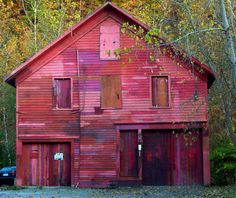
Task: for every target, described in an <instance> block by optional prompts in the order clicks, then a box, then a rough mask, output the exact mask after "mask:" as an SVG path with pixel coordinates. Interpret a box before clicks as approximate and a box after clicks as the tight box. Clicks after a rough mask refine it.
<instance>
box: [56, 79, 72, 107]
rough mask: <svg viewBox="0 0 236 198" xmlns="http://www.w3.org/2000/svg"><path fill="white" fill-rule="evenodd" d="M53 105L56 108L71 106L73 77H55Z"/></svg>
mask: <svg viewBox="0 0 236 198" xmlns="http://www.w3.org/2000/svg"><path fill="white" fill-rule="evenodd" d="M53 88H54V94H53V103H54V104H53V105H54V108H56V109H70V108H71V79H70V78H55V79H54V86H53Z"/></svg>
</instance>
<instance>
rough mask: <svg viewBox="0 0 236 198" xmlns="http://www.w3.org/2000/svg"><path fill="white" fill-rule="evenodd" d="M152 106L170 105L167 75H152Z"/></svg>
mask: <svg viewBox="0 0 236 198" xmlns="http://www.w3.org/2000/svg"><path fill="white" fill-rule="evenodd" d="M151 81H152V106H153V107H168V106H169V91H168V77H167V76H152V78H151Z"/></svg>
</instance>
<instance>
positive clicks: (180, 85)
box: [16, 10, 207, 186]
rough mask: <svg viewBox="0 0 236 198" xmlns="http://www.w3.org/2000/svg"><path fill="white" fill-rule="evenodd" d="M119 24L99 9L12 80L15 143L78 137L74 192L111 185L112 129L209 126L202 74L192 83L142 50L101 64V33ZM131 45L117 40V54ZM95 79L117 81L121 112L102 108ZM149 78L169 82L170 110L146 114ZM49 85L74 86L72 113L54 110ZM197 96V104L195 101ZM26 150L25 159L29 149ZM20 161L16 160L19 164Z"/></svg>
mask: <svg viewBox="0 0 236 198" xmlns="http://www.w3.org/2000/svg"><path fill="white" fill-rule="evenodd" d="M123 20H124V18H121V17H120V16H119V15H117V13H116V12H110V11H109V10H105V11H104V12H102V13H100V14H98V15H96V17H94V18H93V20H89V21H88V22H86V23H85V24H84V25H83V26H82V27H81V28H80V30H79V31H78V32H75V33H74V35H73V36H72V37H70V38H68V39H64V40H62V41H61V42H60V43H59V44H58V45H57V47H56V48H55V49H53V50H52V51H50V52H49V53H48V54H46V55H45V56H44V57H42V58H41V59H40V60H37V61H36V62H34V63H33V64H32V65H30V67H29V69H26V70H25V71H24V72H22V73H21V74H20V75H19V77H17V79H16V84H17V89H18V94H17V100H18V110H17V117H18V120H17V123H18V126H17V127H18V134H19V137H22V138H24V137H27V136H32V137H35V138H36V139H37V136H45V137H47V136H50V137H60V138H63V137H70V136H71V137H72V136H73V137H74V136H76V137H77V138H80V140H79V142H77V143H76V144H75V147H76V148H74V152H73V153H74V154H73V157H72V158H73V164H74V167H76V168H74V170H72V172H73V178H72V182H73V183H72V184H73V185H77V184H78V185H80V186H106V185H108V184H109V183H112V182H113V181H115V180H116V178H117V166H116V160H117V152H118V150H117V134H116V133H117V132H116V129H115V125H114V124H117V123H127V124H135V123H165V122H170V123H173V122H189V121H195V122H206V121H207V103H206V101H207V79H206V77H205V76H204V74H203V75H202V76H201V77H200V76H194V75H193V74H192V72H191V71H190V70H187V69H186V68H184V67H183V66H179V65H177V64H176V63H174V61H173V60H172V59H171V58H170V57H168V56H167V55H164V54H162V53H159V55H158V63H153V62H149V61H148V57H149V56H148V55H147V53H146V51H145V50H141V49H140V50H133V51H132V53H131V54H122V55H121V59H119V60H112V61H111V60H100V51H99V50H100V40H99V38H100V27H101V26H120V24H119V23H118V22H119V21H123ZM134 44H135V41H134V40H133V39H132V38H130V37H128V36H127V35H124V34H122V33H121V35H120V46H121V48H124V47H132V46H134ZM57 53H59V54H57ZM129 60H131V61H129ZM101 75H120V81H121V89H122V92H121V100H122V107H121V108H119V109H113V108H109V109H101V108H100V107H101V83H102V82H101ZM153 75H164V76H168V79H169V86H170V88H169V89H170V95H169V97H170V99H169V108H153V107H152V98H151V94H150V84H151V76H153ZM53 78H71V79H72V107H71V109H70V110H55V109H53V101H52V100H53ZM195 91H197V93H198V100H194V92H195ZM26 148H27V146H25V147H24V149H25V150H24V151H25V152H26V153H27V152H30V151H31V150H32V149H30V148H29V150H28V149H26ZM19 149H20V148H19ZM23 153H24V152H23ZM22 156H24V154H23V155H21V154H19V155H18V159H21V158H22ZM18 161H19V160H18ZM18 165H19V164H18ZM19 166H22V165H19ZM33 178H35V177H33ZM36 178H38V177H36ZM26 180H27V179H25V181H26ZM32 182H36V183H37V181H32Z"/></svg>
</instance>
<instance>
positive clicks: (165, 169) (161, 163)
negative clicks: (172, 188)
mask: <svg viewBox="0 0 236 198" xmlns="http://www.w3.org/2000/svg"><path fill="white" fill-rule="evenodd" d="M176 135H178V136H177V137H176ZM187 137H188V138H189V139H188V140H191V145H186V144H187V143H189V141H188V140H187V139H186V138H187ZM192 140H194V141H192ZM143 141H144V146H143V147H144V148H143V152H144V153H143V155H144V156H143V183H144V184H145V185H194V184H203V174H202V173H203V172H202V171H203V164H202V154H201V153H202V138H201V133H199V134H197V135H196V134H194V133H192V134H191V135H189V134H186V133H183V132H180V131H179V132H177V133H176V134H173V133H172V132H171V131H165V130H164V131H144V133H143Z"/></svg>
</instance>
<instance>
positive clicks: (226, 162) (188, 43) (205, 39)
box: [0, 0, 236, 183]
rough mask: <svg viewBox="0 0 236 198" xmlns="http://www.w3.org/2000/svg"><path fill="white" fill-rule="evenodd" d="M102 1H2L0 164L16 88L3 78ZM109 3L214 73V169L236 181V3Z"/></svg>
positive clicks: (11, 157)
mask: <svg viewBox="0 0 236 198" xmlns="http://www.w3.org/2000/svg"><path fill="white" fill-rule="evenodd" d="M105 2H106V1H104V0H50V1H48V0H0V79H1V80H0V167H2V166H6V165H14V164H15V114H16V112H15V110H16V109H15V88H13V87H11V86H10V85H8V84H6V83H5V82H4V76H6V75H7V74H9V73H10V72H11V71H12V70H13V69H14V68H16V67H17V66H19V65H20V64H21V63H23V62H24V61H26V60H27V59H28V58H29V57H31V56H32V55H34V54H35V53H36V52H38V51H39V50H40V49H42V48H43V47H45V46H46V45H47V44H48V43H50V42H51V41H53V40H54V39H55V38H57V37H58V36H60V35H61V34H62V33H63V32H64V31H65V30H68V29H69V28H71V27H72V26H73V25H75V24H76V23H78V22H79V21H80V20H81V19H83V18H84V17H85V16H86V15H88V14H89V13H91V12H92V11H94V10H95V9H96V8H98V7H99V6H101V5H102V4H103V3H105ZM112 2H113V3H115V4H116V5H117V6H119V7H121V8H123V9H124V10H126V11H127V12H128V13H130V14H131V15H133V16H134V17H136V18H137V19H139V20H141V21H142V22H144V23H146V24H148V25H149V26H150V27H151V32H150V34H149V35H151V36H152V35H153V33H155V34H154V36H159V37H161V38H165V39H166V44H173V45H178V46H180V47H181V48H182V49H185V50H186V53H187V55H188V57H189V58H190V60H191V57H192V56H195V57H197V58H198V59H199V60H201V61H202V62H203V63H205V64H207V65H209V66H210V67H211V68H212V70H213V71H214V74H215V77H216V81H215V83H214V84H213V86H212V87H211V89H210V90H209V98H208V100H209V110H208V111H209V133H210V148H211V160H212V165H213V167H212V170H214V169H215V172H216V171H217V170H218V172H220V171H222V167H223V169H224V170H223V171H226V172H223V174H231V173H232V174H233V175H234V178H233V180H232V181H231V182H235V177H236V152H235V148H236V102H235V101H236V54H235V53H236V50H235V43H236V15H235V12H236V5H235V3H236V1H234V0H113V1H112ZM145 38H148V39H150V37H149V36H146V37H145ZM153 45H158V44H156V43H153ZM156 47H158V46H156ZM216 167H217V168H216ZM212 175H213V177H214V173H213V174H212ZM221 176H222V175H221ZM216 178H217V177H216ZM216 178H213V182H214V179H216ZM231 179H232V178H231ZM223 183H224V182H223Z"/></svg>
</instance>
